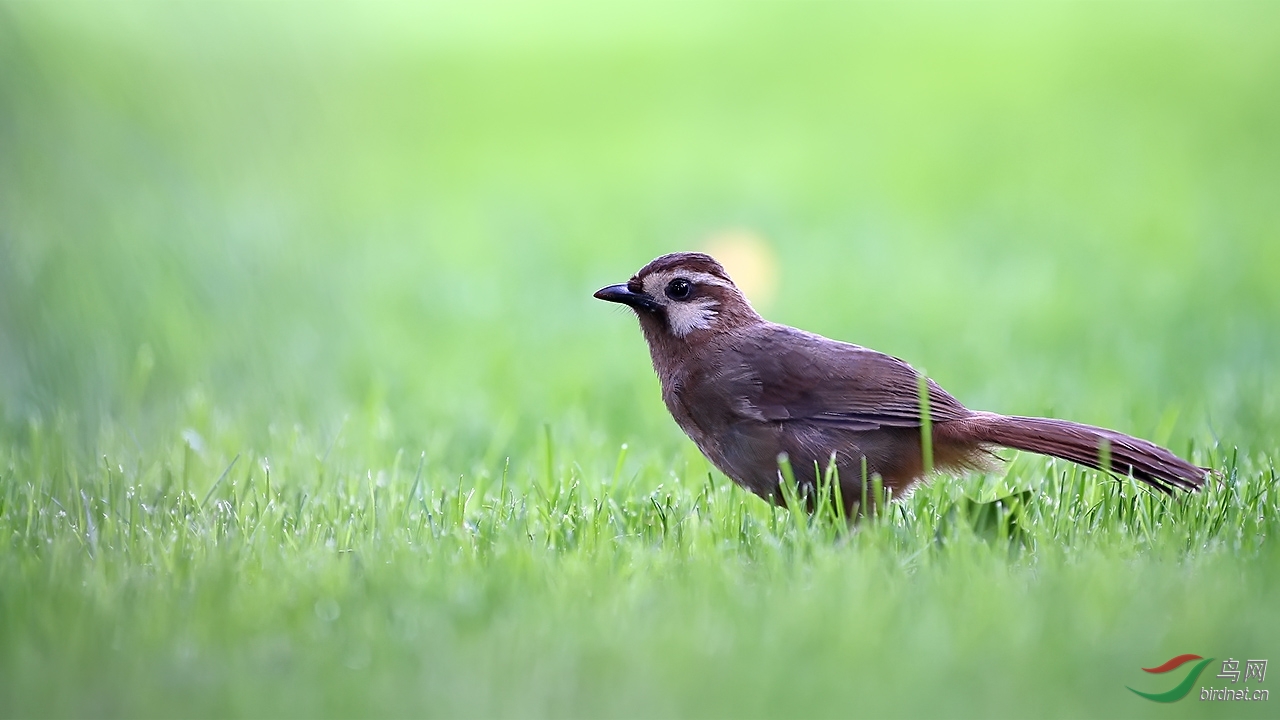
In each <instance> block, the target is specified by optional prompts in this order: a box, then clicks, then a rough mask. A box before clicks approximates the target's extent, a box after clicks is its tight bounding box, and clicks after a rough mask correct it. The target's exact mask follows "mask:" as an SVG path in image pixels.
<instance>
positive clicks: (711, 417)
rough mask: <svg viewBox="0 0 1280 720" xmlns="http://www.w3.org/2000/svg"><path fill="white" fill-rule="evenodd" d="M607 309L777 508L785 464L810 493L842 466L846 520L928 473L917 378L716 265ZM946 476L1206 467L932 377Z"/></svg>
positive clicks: (718, 456) (635, 281)
mask: <svg viewBox="0 0 1280 720" xmlns="http://www.w3.org/2000/svg"><path fill="white" fill-rule="evenodd" d="M595 296H596V297H597V298H600V299H601V300H608V301H610V302H617V303H623V304H625V305H628V306H630V307H631V308H633V309H634V310H635V312H636V316H637V317H638V318H639V320H640V327H641V329H642V330H643V332H644V336H645V339H646V340H647V341H648V344H649V353H650V355H651V356H652V358H653V367H654V370H655V371H656V372H657V374H658V379H659V380H660V381H661V383H662V399H663V401H664V402H665V403H666V406H667V409H668V410H670V411H671V415H672V416H673V417H674V418H675V420H676V422H677V423H678V424H679V425H680V427H681V429H683V430H684V431H685V433H686V434H688V436H689V437H690V438H691V439H692V440H693V441H694V443H696V444H697V446H698V448H699V449H700V450H701V451H702V452H703V454H704V455H706V456H707V458H708V459H710V460H711V462H712V463H714V464H715V466H716V467H718V468H719V469H720V470H721V471H723V472H724V473H725V474H726V475H728V476H729V477H730V478H732V479H733V480H734V481H735V482H737V483H738V484H739V485H742V486H743V487H745V488H747V489H748V490H751V491H752V492H754V493H756V494H757V495H760V496H761V497H763V498H766V499H769V500H772V501H777V500H779V499H780V486H779V482H780V475H779V471H778V457H779V455H780V454H782V453H786V454H787V456H788V458H789V459H790V463H791V466H792V468H793V471H794V473H795V477H796V480H797V482H798V483H799V484H800V485H801V487H802V490H803V489H806V488H808V489H811V488H812V487H813V485H814V483H815V481H816V480H817V477H818V475H817V469H816V468H826V467H827V465H828V463H829V462H830V459H831V458H832V456H833V455H834V457H835V461H836V465H837V467H838V468H839V477H840V490H841V496H842V497H843V498H844V500H845V506H846V507H845V510H846V512H849V513H850V516H852V513H853V512H855V511H856V510H857V503H858V500H859V498H861V497H862V496H863V487H862V477H863V474H862V463H863V459H864V458H865V461H866V470H867V476H868V477H870V476H872V475H877V474H878V475H879V476H880V477H881V478H882V479H883V482H884V486H885V487H886V488H888V489H890V490H892V492H893V494H894V495H895V496H897V495H901V494H902V493H904V492H905V491H907V490H908V489H910V488H911V487H912V486H913V485H915V484H916V483H917V482H919V481H920V480H921V479H922V478H923V477H924V476H925V475H926V474H927V470H928V468H926V467H925V460H924V452H923V448H922V442H921V439H922V430H921V427H922V425H923V422H922V417H923V413H922V412H921V407H920V406H921V403H920V395H921V393H920V375H919V374H918V373H917V372H916V371H915V370H914V369H913V368H912V367H911V366H910V365H908V364H907V363H905V362H903V361H902V360H899V359H897V358H895V357H891V356H889V355H885V354H884V353H879V352H876V351H874V350H869V349H867V348H864V347H859V346H857V345H851V344H849V343H844V342H839V341H836V340H830V339H828V338H825V337H822V336H820V335H815V334H813V333H808V332H805V331H803V330H797V329H795V328H792V327H787V326H785V325H778V324H776V323H771V322H768V321H766V320H765V319H764V318H762V317H760V315H758V314H757V313H756V311H755V310H754V309H752V307H751V304H750V303H748V302H747V299H746V298H745V297H744V296H743V295H742V293H741V292H739V291H738V289H737V287H735V286H734V284H733V282H732V281H731V280H730V279H729V276H728V274H727V273H725V271H724V268H723V267H721V266H720V264H719V263H718V262H716V261H715V260H714V259H712V258H711V257H710V256H708V255H704V254H701V253H673V254H671V255H664V256H662V257H660V258H658V259H656V260H654V261H653V262H651V263H649V264H648V265H646V266H644V267H643V268H641V269H640V271H639V272H637V273H636V274H635V275H634V276H633V277H632V278H631V279H630V280H629V281H628V282H627V283H625V284H620V285H611V286H609V287H606V288H602V289H601V290H600V291H599V292H597V293H596V295H595ZM926 383H927V387H928V398H929V401H928V411H929V414H928V417H929V420H930V424H931V427H932V431H933V432H932V451H933V464H934V466H935V467H936V468H939V469H943V470H951V471H965V470H972V469H979V468H984V467H987V466H988V465H989V464H990V463H991V460H992V457H993V456H992V455H991V449H992V448H994V447H997V446H1003V447H1009V448H1014V449H1017V450H1026V451H1029V452H1035V453H1041V454H1044V455H1051V456H1053V457H1057V458H1062V459H1064V460H1070V461H1072V462H1076V463H1080V464H1081V465H1085V466H1088V467H1091V468H1096V469H1107V468H1106V467H1105V466H1107V465H1109V469H1110V470H1111V471H1114V472H1117V473H1120V474H1125V475H1132V476H1133V477H1134V478H1136V479H1138V480H1141V481H1143V482H1145V483H1147V484H1149V485H1151V486H1152V487H1154V488H1156V489H1158V490H1161V491H1163V492H1166V493H1169V492H1172V491H1173V490H1174V489H1175V488H1178V489H1183V490H1196V489H1198V488H1199V487H1200V486H1201V485H1202V484H1203V483H1204V478H1205V475H1206V474H1207V473H1208V472H1209V471H1208V470H1207V469H1206V468H1202V467H1197V466H1195V465H1192V464H1191V463H1188V462H1186V461H1185V460H1182V459H1181V458H1179V457H1177V456H1176V455H1174V454H1173V453H1172V452H1170V451H1168V450H1166V449H1165V448H1162V447H1160V446H1159V445H1156V444H1154V443H1150V442H1147V441H1146V440H1140V439H1138V438H1135V437H1131V436H1129V435H1125V434H1124V433H1120V432H1116V431H1114V430H1107V429H1104V428H1099V427H1093V426H1090V425H1081V424H1079V423H1073V422H1068V421H1066V420H1053V419H1048V418H1026V417H1011V416H1005V415H997V414H995V413H988V412H979V411H974V410H969V409H968V408H966V407H965V406H963V405H961V404H960V402H959V401H958V400H956V399H955V398H953V397H951V395H949V394H948V393H947V392H946V391H945V390H943V389H942V388H941V387H938V385H937V384H935V383H934V382H933V381H932V380H927V381H926Z"/></svg>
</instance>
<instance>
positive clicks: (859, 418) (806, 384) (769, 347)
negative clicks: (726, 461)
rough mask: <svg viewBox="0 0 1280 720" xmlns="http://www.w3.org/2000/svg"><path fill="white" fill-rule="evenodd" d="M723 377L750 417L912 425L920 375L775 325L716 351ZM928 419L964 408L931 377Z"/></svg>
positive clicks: (863, 426)
mask: <svg viewBox="0 0 1280 720" xmlns="http://www.w3.org/2000/svg"><path fill="white" fill-rule="evenodd" d="M720 366H721V367H722V368H725V369H726V370H727V372H726V373H725V375H726V376H727V377H730V378H734V379H735V381H736V382H735V383H734V384H735V385H737V387H736V388H735V390H736V394H737V395H738V397H740V398H742V400H743V401H745V402H744V403H743V404H745V405H746V406H747V407H749V408H750V410H751V414H752V415H753V416H755V417H756V419H763V420H770V421H788V420H806V421H810V422H817V423H822V424H830V425H834V426H839V427H842V428H845V429H849V430H875V429H878V428H882V427H904V428H906V427H919V426H920V424H921V415H922V413H921V411H920V399H919V398H920V385H919V382H920V374H919V373H917V372H916V371H915V369H914V368H912V367H911V366H910V365H908V364H907V363H905V362H903V361H902V360H899V359H898V358H895V357H892V356H890V355H885V354H884V353H879V352H876V351H874V350H868V349H867V348H864V347H859V346H857V345H851V344H849V343H843V342H838V341H836V340H830V339H828V338H824V337H822V336H820V335H814V334H812V333H807V332H803V331H800V330H796V329H794V328H789V327H786V326H782V325H771V326H768V327H767V328H764V329H759V328H757V329H755V331H754V332H752V333H751V334H750V335H749V336H747V337H738V338H737V341H736V342H734V343H733V346H732V347H731V348H726V349H725V350H724V351H722V355H721V364H720ZM928 388H929V417H930V418H931V420H933V421H935V422H938V421H946V420H953V419H956V418H960V417H963V416H965V415H966V414H967V413H968V410H966V409H965V407H964V406H963V405H961V404H960V402H959V401H958V400H956V399H955V398H953V397H951V395H949V394H948V393H947V392H946V391H945V390H943V389H942V388H940V387H938V386H937V385H936V384H935V383H934V382H933V381H932V380H929V381H928Z"/></svg>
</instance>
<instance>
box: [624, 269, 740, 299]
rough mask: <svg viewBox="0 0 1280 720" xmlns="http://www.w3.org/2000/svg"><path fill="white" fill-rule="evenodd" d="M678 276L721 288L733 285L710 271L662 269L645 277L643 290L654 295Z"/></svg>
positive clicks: (696, 282) (695, 282)
mask: <svg viewBox="0 0 1280 720" xmlns="http://www.w3.org/2000/svg"><path fill="white" fill-rule="evenodd" d="M678 277H679V278H685V279H686V280H688V281H689V282H691V283H694V284H702V285H716V286H718V287H722V288H730V287H733V283H730V282H728V281H727V280H725V279H724V278H722V277H717V276H715V275H712V274H711V273H704V272H688V271H684V270H663V271H662V272H656V273H654V274H652V275H650V276H649V277H648V278H646V279H645V283H644V287H645V290H647V291H648V292H649V293H650V294H653V295H656V294H657V293H658V291H659V290H660V289H661V288H665V287H666V286H667V283H669V282H671V281H672V280H674V279H676V278H678Z"/></svg>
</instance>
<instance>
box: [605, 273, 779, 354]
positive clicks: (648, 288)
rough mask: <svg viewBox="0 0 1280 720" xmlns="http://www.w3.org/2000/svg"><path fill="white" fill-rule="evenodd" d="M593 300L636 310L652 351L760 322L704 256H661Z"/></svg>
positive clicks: (723, 276)
mask: <svg viewBox="0 0 1280 720" xmlns="http://www.w3.org/2000/svg"><path fill="white" fill-rule="evenodd" d="M595 296H596V297H597V298H599V299H601V300H608V301H609V302H616V303H622V304H623V305H628V306H630V307H631V309H633V310H635V312H636V315H637V316H638V317H639V318H640V326H641V328H643V329H644V334H645V337H646V339H647V340H648V341H649V344H650V346H651V347H652V346H655V345H656V344H661V345H667V346H670V345H672V344H677V345H678V344H689V343H698V342H700V341H705V340H706V339H708V338H710V337H713V336H715V335H717V334H719V333H724V332H728V331H731V330H734V329H736V328H739V327H743V326H746V325H750V324H753V323H758V322H761V318H760V316H759V315H758V314H757V313H756V311H755V310H754V309H752V307H751V303H749V302H747V298H746V297H745V296H744V295H743V294H742V293H741V292H740V291H739V290H738V288H737V287H736V286H735V285H734V284H733V281H732V280H730V279H729V274H728V273H726V272H725V271H724V267H722V266H721V265H720V263H718V262H716V261H715V258H712V257H711V256H710V255H705V254H703V253H691V252H681V253H671V254H670V255H663V256H662V257H660V258H657V259H656V260H654V261H653V262H650V263H649V264H648V265H645V266H644V267H642V268H640V270H639V271H638V272H637V273H636V274H635V275H633V276H632V277H631V279H630V280H628V281H627V282H625V283H621V284H618V285H610V286H608V287H604V288H601V289H600V290H599V291H597V292H596V295H595Z"/></svg>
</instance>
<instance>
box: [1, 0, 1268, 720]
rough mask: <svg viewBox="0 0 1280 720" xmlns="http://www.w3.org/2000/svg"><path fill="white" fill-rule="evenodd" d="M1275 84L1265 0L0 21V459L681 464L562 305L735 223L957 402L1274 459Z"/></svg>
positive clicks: (677, 442)
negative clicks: (552, 452) (33, 449)
mask: <svg viewBox="0 0 1280 720" xmlns="http://www.w3.org/2000/svg"><path fill="white" fill-rule="evenodd" d="M1278 88H1280V6H1278V5H1277V4H1276V3H1273V2H1256V3H1253V2H1229V3H1199V2H1178V3H1146V2H1141V3H1136V2H1135V3H1072V2H1031V3H1003V2H980V3H966V2H956V3H939V2H928V3H879V2H876V3H798V4H793V3H769V2H765V3H690V4H683V3H657V4H616V5H615V4H606V5H601V4H587V3H551V4H540V3H516V4H507V3H488V2H482V3H441V4H425V5H423V6H418V5H415V4H411V3H398V2H375V3H366V4H354V3H353V4H330V3H319V4H309V3H305V4H304V3H294V2H278V3H241V2H228V3H150V2H148V3H132V2H127V3H110V4H92V3H20V2H17V3H15V2H5V3H3V4H0V420H2V422H3V434H4V438H5V442H6V443H7V444H8V445H9V447H10V448H22V447H25V446H26V445H27V444H29V443H31V442H33V440H32V438H33V437H35V436H37V435H39V434H40V433H41V432H44V431H43V430H41V428H45V429H48V428H56V429H57V432H58V433H60V438H61V442H62V446H61V447H63V448H64V450H65V452H66V453H67V455H68V457H71V458H75V461H74V462H75V463H79V464H80V466H81V467H86V468H88V467H92V466H93V464H94V463H100V460H101V458H102V456H103V455H104V454H110V455H111V463H112V464H113V465H114V464H115V463H116V462H119V463H121V464H122V465H123V466H130V465H133V466H145V465H146V464H147V463H148V462H152V461H153V460H154V458H156V457H160V456H167V455H166V454H170V455H171V454H172V453H173V452H174V450H173V448H176V447H181V446H183V444H184V442H185V444H186V445H187V446H191V447H194V448H195V449H196V450H198V451H203V449H204V448H206V447H207V448H210V450H209V451H208V454H209V457H208V458H207V459H206V460H205V462H206V465H207V467H206V468H205V470H204V472H205V473H206V475H207V479H204V480H201V483H203V484H201V485H200V487H199V493H197V494H203V492H204V490H205V488H206V487H208V485H209V484H210V483H211V482H212V480H213V479H214V478H215V477H216V476H217V473H218V471H219V470H220V469H221V468H222V467H225V465H226V461H227V460H228V459H229V457H224V456H230V455H233V454H236V453H241V452H243V453H245V454H246V456H248V457H259V458H260V457H265V456H272V455H273V454H279V453H283V452H285V450H283V449H282V448H285V447H296V446H302V445H305V446H306V447H312V446H314V447H315V448H317V450H316V451H315V452H316V454H317V455H321V454H323V456H324V457H325V458H328V457H329V452H333V451H334V450H335V448H336V449H337V450H336V452H337V453H338V455H339V456H341V457H343V458H345V459H344V462H347V463H348V464H349V466H350V467H353V468H354V467H360V468H369V467H386V466H387V465H389V464H390V458H391V457H393V456H395V454H396V453H397V452H403V453H405V455H406V457H409V458H413V457H417V456H418V455H419V454H420V453H423V452H426V453H427V456H428V457H430V458H432V462H434V463H436V466H438V467H440V468H443V470H441V471H440V472H441V475H442V476H450V475H451V476H454V477H456V476H457V475H459V474H464V475H468V476H470V475H472V474H474V473H476V472H478V471H479V470H480V469H487V470H486V471H487V472H490V473H492V472H495V468H500V467H501V466H502V463H503V462H504V458H506V457H510V458H511V462H512V467H513V468H516V469H517V470H519V471H521V472H525V471H527V472H534V470H533V469H534V468H537V467H539V466H540V463H541V462H542V459H541V455H540V454H539V453H540V452H541V450H540V449H539V448H540V447H541V445H540V443H541V442H542V439H543V437H544V427H545V428H549V429H550V431H551V432H552V433H553V434H554V435H555V437H556V438H557V439H558V441H559V442H560V443H561V445H560V447H561V448H563V451H562V453H561V455H558V456H557V457H556V458H555V462H557V463H573V462H574V461H575V460H574V458H575V456H579V457H580V458H581V464H582V465H583V467H585V468H586V469H585V470H584V473H585V474H587V475H591V474H593V473H595V474H602V475H608V474H609V473H610V472H611V471H613V460H614V458H615V456H616V451H617V447H618V446H619V445H620V444H621V443H624V442H625V443H628V444H629V445H630V448H631V450H630V452H631V456H630V457H631V460H629V461H628V462H629V463H631V465H628V467H659V468H663V467H667V468H669V467H672V466H673V464H679V463H686V462H696V460H697V454H696V451H695V450H693V448H692V446H691V445H690V444H688V442H687V441H686V440H685V439H684V438H683V436H682V435H681V434H680V433H679V430H678V429H677V428H676V426H675V425H674V423H673V422H671V420H670V418H669V417H668V416H667V414H666V411H665V409H664V408H663V406H662V404H661V402H660V400H659V395H658V388H657V383H656V380H655V379H654V378H653V377H652V371H651V370H650V369H649V365H648V362H649V361H648V355H647V352H646V351H645V348H644V345H643V341H642V339H641V337H640V334H639V332H638V331H637V328H636V327H635V322H634V321H633V320H632V319H631V318H630V317H628V316H627V314H626V313H625V312H623V311H620V310H619V309H617V308H614V307H611V306H607V305H605V304H603V303H600V302H598V301H595V300H593V299H592V298H591V293H592V292H593V291H594V290H595V289H597V288H598V287H600V286H602V285H605V284H609V283H613V282H619V281H622V280H625V279H626V278H627V277H628V276H629V275H630V274H631V273H632V272H634V271H635V270H636V269H637V268H639V267H640V266H641V265H642V264H643V263H645V262H647V261H648V260H650V259H651V258H653V257H654V256H656V255H658V254H661V253H664V252H669V251H674V250H684V249H699V248H705V247H706V246H707V244H708V243H709V242H710V241H711V239H712V238H715V237H718V236H723V235H724V234H725V233H729V232H736V233H739V234H741V233H749V234H751V235H753V236H755V237H758V238H762V239H763V240H764V242H765V243H766V244H767V245H768V247H769V248H771V255H770V257H771V258H772V262H773V263H774V264H775V265H774V270H775V271H776V273H777V277H778V283H777V288H776V292H775V293H774V296H773V298H772V300H771V301H768V302H763V303H761V308H760V309H761V310H762V311H763V312H764V314H765V315H766V316H767V317H769V318H770V319H773V320H777V321H780V322H785V323H788V324H793V325H798V326H801V327H804V328H805V329H808V330H813V331H817V332H821V333H823V334H826V335H829V336H832V337H836V338H839V339H843V340H848V341H851V342H857V343H859V344H863V345H867V346H870V347H874V348H876V349H879V350H882V351H885V352H890V353H892V354H895V355H899V356H901V357H903V358H905V359H907V360H908V361H910V362H912V363H913V364H915V365H917V366H918V367H921V368H924V369H925V370H926V371H927V372H928V373H929V374H930V375H931V376H932V377H934V378H935V379H937V380H938V381H939V382H940V383H941V384H942V385H943V386H944V387H946V388H948V389H949V390H950V391H951V392H952V393H953V394H955V395H956V396H957V397H958V398H959V399H960V400H961V401H963V402H965V403H966V404H968V405H970V406H972V407H977V408H982V409H989V410H996V411H1001V412H1008V413H1019V414H1052V415H1056V416H1060V417H1068V418H1071V419H1075V420H1079V421H1084V422H1091V423H1096V424H1103V425H1109V426H1112V427H1117V428H1119V429H1122V430H1126V431H1128V432H1132V433H1135V434H1138V435H1143V436H1146V437H1152V438H1154V439H1157V440H1160V441H1165V442H1168V443H1170V444H1171V446H1172V447H1174V448H1175V449H1177V450H1179V451H1180V452H1181V451H1184V450H1186V449H1187V448H1188V447H1189V446H1190V445H1191V444H1193V443H1195V444H1198V446H1201V447H1203V446H1205V445H1208V444H1211V443H1213V442H1214V441H1215V440H1216V441H1220V442H1221V444H1222V446H1223V447H1224V448H1227V449H1230V448H1232V447H1239V448H1241V450H1242V451H1243V452H1246V453H1248V452H1255V453H1256V452H1263V453H1272V455H1271V457H1274V454H1273V453H1274V452H1275V450H1276V442H1275V429H1276V428H1277V427H1280V384H1278V382H1277V381H1278V380H1280V362H1277V358H1280V285H1278V283H1277V271H1278V270H1280V201H1278V199H1280V132H1277V129H1280V92H1277V89H1278ZM184 437H185V438H186V440H185V441H184V440H183V438H184ZM326 448H327V449H326ZM10 455H11V456H13V457H17V456H18V455H21V452H19V451H18V450H13V451H12V452H11V453H10ZM1263 464H1265V463H1263ZM13 467H15V466H14V465H12V464H11V465H10V470H9V471H8V473H7V476H6V477H7V480H8V481H10V482H21V481H22V477H20V476H21V472H17V471H14V470H13ZM15 472H17V476H18V477H17V479H16V480H15V479H14V478H15ZM360 472H363V471H360ZM664 480H666V481H668V482H670V481H671V477H670V471H666V472H664V471H662V470H657V471H653V472H649V473H648V474H643V475H642V483H644V484H646V487H653V486H656V485H657V484H658V483H660V482H662V481H664ZM279 482H282V483H288V482H290V479H289V478H287V477H285V478H283V479H281V480H279ZM1122 572H1123V571H1122ZM903 582H908V583H909V582H910V580H903ZM1273 584H1274V582H1273ZM1267 587H1271V585H1268V586H1267ZM684 592H688V593H690V596H691V597H701V596H700V595H698V591H697V590H696V588H695V589H687V590H686V591H684ZM1046 592H1047V591H1046ZM1268 592H1273V590H1272V591H1268ZM37 600H38V599H37ZM33 602H34V601H33ZM699 602H700V601H699ZM11 617H13V616H12V615H11ZM600 622H602V623H603V622H604V621H603V620H601V621H600ZM606 624H607V623H606ZM1175 650H1177V649H1175ZM1178 651H1181V650H1178ZM1143 659H1144V661H1150V662H1154V661H1155V660H1154V659H1149V658H1146V657H1145V656H1144V658H1143ZM1161 659H1163V658H1161ZM582 662H587V663H588V664H589V660H586V661H582ZM1135 662H1136V660H1135ZM1129 664H1131V663H1130V662H1129V658H1128V657H1126V658H1125V659H1124V665H1125V666H1126V667H1127V666H1128V665H1129ZM562 700H563V698H562ZM557 702H559V701H557ZM564 703H565V704H564V705H556V704H555V702H551V703H550V704H543V705H538V706H537V707H539V708H542V709H543V711H546V710H547V709H548V708H551V711H552V712H555V709H556V708H559V709H560V710H561V711H569V710H570V709H571V708H573V707H575V705H574V704H573V703H572V702H571V701H567V700H565V701H564ZM248 706H249V707H252V704H249V705H248ZM19 707H28V708H30V707H38V706H19ZM123 707H124V708H125V710H124V712H125V713H126V714H127V713H128V708H129V707H130V706H128V705H125V706H123ZM238 707H240V709H241V710H244V707H245V706H238ZM267 707H276V708H278V707H280V706H275V705H268V706H267ZM303 707H305V706H303ZM358 707H359V706H358V705H357V706H354V707H353V708H351V710H352V711H353V712H358ZM479 707H480V708H481V709H480V710H479V713H480V714H484V709H485V708H489V709H490V710H492V709H493V708H495V707H501V708H505V709H506V710H510V708H508V707H506V706H500V705H495V706H488V705H481V706H479ZM578 707H581V706H578ZM590 707H593V708H595V709H597V710H600V711H602V712H604V710H601V708H609V710H608V712H612V713H617V712H621V713H623V714H626V708H619V707H613V706H610V705H608V704H607V703H605V704H603V705H593V706H590ZM648 707H650V708H651V709H652V707H655V706H648ZM656 707H659V708H661V707H666V706H663V705H661V704H659V705H657V706H656ZM134 709H135V710H136V708H134ZM224 709H225V708H224ZM666 709H667V710H670V709H671V708H670V707H667V708H666ZM988 709H990V708H988ZM450 711H453V712H457V711H458V708H456V707H453V706H446V708H445V712H446V713H448V712H450ZM302 712H304V713H305V712H306V710H305V709H304V710H302ZM340 712H341V711H340ZM73 714H75V713H74V711H73Z"/></svg>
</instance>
